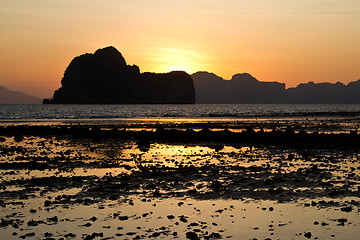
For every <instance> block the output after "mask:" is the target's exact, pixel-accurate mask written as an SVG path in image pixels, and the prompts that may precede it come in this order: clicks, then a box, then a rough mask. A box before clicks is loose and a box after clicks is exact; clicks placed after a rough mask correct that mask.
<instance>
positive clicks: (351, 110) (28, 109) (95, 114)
mask: <svg viewBox="0 0 360 240" xmlns="http://www.w3.org/2000/svg"><path fill="white" fill-rule="evenodd" d="M307 116H315V117H316V116H330V117H334V116H360V104H354V105H353V104H340V105H337V104H304V105H303V104H194V105H0V121H2V122H4V121H31V120H40V121H41V120H44V121H47V120H60V119H146V118H155V119H156V118H189V119H240V118H274V117H307Z"/></svg>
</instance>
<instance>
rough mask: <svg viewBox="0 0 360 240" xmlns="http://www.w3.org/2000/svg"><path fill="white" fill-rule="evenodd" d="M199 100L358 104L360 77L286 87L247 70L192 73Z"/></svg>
mask: <svg viewBox="0 0 360 240" xmlns="http://www.w3.org/2000/svg"><path fill="white" fill-rule="evenodd" d="M191 77H192V79H193V81H194V86H195V92H196V103H203V104H206V103H222V104H231V103H232V104H235V103H238V104H246V103H259V104H261V103H263V104H359V103H360V80H358V81H355V82H350V83H349V84H347V85H344V84H343V83H340V82H337V83H335V84H332V83H314V82H309V83H301V84H299V85H298V86H297V87H295V88H288V89H286V88H285V84H284V83H279V82H261V81H258V80H257V79H256V78H254V77H253V76H251V75H250V74H248V73H242V74H236V75H234V76H233V77H232V79H231V80H224V79H223V78H221V77H219V76H216V75H215V74H213V73H208V72H197V73H194V74H192V75H191Z"/></svg>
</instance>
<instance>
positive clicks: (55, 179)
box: [0, 123, 360, 239]
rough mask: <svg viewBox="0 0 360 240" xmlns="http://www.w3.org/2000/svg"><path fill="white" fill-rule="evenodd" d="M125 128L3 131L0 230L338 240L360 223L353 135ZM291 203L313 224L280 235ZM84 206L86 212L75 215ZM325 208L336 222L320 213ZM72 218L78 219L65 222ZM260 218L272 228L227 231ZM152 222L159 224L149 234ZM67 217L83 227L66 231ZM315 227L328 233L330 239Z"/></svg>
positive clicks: (38, 234)
mask: <svg viewBox="0 0 360 240" xmlns="http://www.w3.org/2000/svg"><path fill="white" fill-rule="evenodd" d="M216 124H219V123H216ZM257 124H259V123H257ZM131 126H133V127H134V125H127V126H122V125H118V126H116V127H114V126H113V125H111V126H109V125H108V126H105V125H86V124H84V125H77V126H75V125H72V126H70V125H59V126H58V125H54V126H49V125H41V126H30V125H17V126H16V125H8V126H1V128H0V139H1V142H0V176H1V182H0V189H1V190H0V205H1V209H2V210H1V211H2V212H3V213H4V215H3V216H4V217H1V221H0V231H4V232H5V233H7V234H12V236H13V237H14V238H18V237H20V238H22V239H25V238H26V239H28V238H29V239H74V238H76V239H77V238H80V237H81V238H82V239H113V238H119V237H120V238H123V239H145V238H164V239H168V238H175V239H176V238H180V239H216V238H228V237H240V236H253V237H251V239H252V238H254V239H255V238H256V239H261V236H267V237H266V238H267V239H273V238H274V239H277V238H280V239H284V238H294V237H295V236H303V237H305V238H311V237H312V236H313V237H314V236H315V237H316V236H320V238H321V236H322V237H324V236H327V237H331V236H332V235H334V236H341V235H342V234H345V232H343V230H342V228H341V227H343V228H344V229H356V226H357V224H360V223H359V222H358V219H359V218H358V215H359V206H360V200H359V199H360V179H359V175H360V164H359V159H360V153H359V147H358V144H359V135H358V134H357V133H356V132H355V131H353V132H348V133H342V134H330V133H306V132H305V131H306V130H304V131H301V130H300V131H299V129H295V128H291V129H290V128H289V126H286V124H284V126H282V127H281V128H278V129H275V130H270V129H265V130H264V129H263V130H261V129H258V126H259V125H254V124H249V123H246V124H245V123H244V124H243V125H241V124H240V125H239V124H237V127H238V129H235V130H236V131H230V130H229V129H227V128H223V129H219V128H216V130H215V129H213V128H212V127H215V126H217V127H219V125H215V123H208V124H204V123H202V124H200V123H197V124H195V125H191V124H186V125H181V124H180V125H179V124H175V125H174V124H169V123H167V124H165V125H164V124H159V123H156V124H155V125H154V124H149V125H146V126H144V125H139V126H138V127H139V128H135V129H134V128H130V127H131ZM185 126H186V127H185ZM199 126H202V128H199ZM291 126H292V127H293V125H291ZM122 127H124V128H122ZM140 127H141V128H140ZM195 127H196V128H195ZM245 127H247V129H244V128H245ZM250 127H251V128H250ZM278 127H280V125H278ZM131 129H132V130H131ZM241 129H243V130H241ZM307 130H308V129H307ZM209 201H210V202H209ZM259 202H260V203H259ZM261 202H264V203H266V204H265V205H262V204H261ZM210 203H212V204H210ZM204 204H205V205H206V206H207V207H206V208H203V209H202V207H201V206H202V205H204ZM222 204H223V205H222ZM224 204H225V205H224ZM215 205H216V206H218V205H219V206H220V205H221V206H224V207H222V208H219V207H216V208H215V207H213V208H212V206H215ZM161 206H167V207H168V209H167V210H166V209H164V207H161ZM240 206H243V207H240ZM256 206H257V207H256ZM289 206H292V208H293V209H294V211H299V212H298V214H301V212H303V211H308V212H313V213H312V214H315V216H317V217H316V219H315V220H314V221H312V220H311V219H312V218H311V217H310V216H309V221H310V222H309V224H310V226H312V227H310V226H308V225H307V224H306V223H303V225H299V226H298V230H295V231H296V233H294V232H293V231H286V230H285V231H283V230H282V229H286V227H287V226H288V225H291V223H292V222H294V221H295V222H296V221H297V218H296V217H295V216H291V215H290V216H288V219H289V220H287V222H285V223H284V222H282V221H280V220H276V219H278V218H281V216H282V215H283V214H287V212H286V211H285V210H282V211H280V212H279V209H282V208H284V209H286V208H287V207H289ZM89 207H90V208H91V209H93V210H91V211H90V210H89V211H90V212H91V213H89V214H93V215H92V216H91V215H89V216H88V215H87V214H86V212H81V211H80V210H77V209H83V208H89ZM137 208H139V209H138V210H137ZM239 208H240V209H239ZM244 208H248V209H252V210H251V211H250V210H249V211H250V212H248V213H246V212H244V210H243V209H244ZM140 209H142V210H140ZM184 209H187V210H189V211H188V212H185V213H184V211H185V210H184ZM200 209H202V211H200ZM210 209H212V210H211V211H210ZM257 209H258V210H257ZM323 209H326V211H327V212H331V213H332V212H333V215H330V216H329V217H324V215H319V216H318V215H316V214H317V213H318V214H324V212H323V211H324V210H323ZM190 210H191V211H190ZM74 211H75V212H76V211H77V215H78V217H69V216H70V215H69V214H70V213H72V214H73V212H74ZM163 211H165V212H163ZM177 211H180V212H182V213H181V214H180V212H177ZM209 211H210V212H211V213H210V215H209V213H208V212H209ZM256 211H261V212H262V215H266V216H272V221H271V222H268V223H267V225H266V226H273V227H266V228H265V227H264V226H263V227H261V226H262V225H260V229H262V228H265V230H264V231H259V227H258V226H257V225H255V224H256V223H252V222H249V224H253V225H250V226H251V229H249V230H247V231H245V232H244V233H242V234H245V235H242V234H240V233H236V231H235V229H236V228H228V227H227V228H226V227H224V226H225V225H226V224H225V223H227V222H229V223H231V222H234V221H240V219H242V218H243V217H246V218H251V217H252V214H255V213H256ZM283 211H285V212H283ZM175 212H176V213H175ZM192 212H193V213H192ZM5 213H6V214H5ZM64 213H67V214H65V215H63V214H64ZM195 213H196V214H195ZM336 213H337V214H336ZM68 215H69V216H68ZM65 216H68V217H65ZM71 216H72V215H71ZM217 218H218V219H217ZM97 219H98V220H97ZM211 219H213V220H211ZM216 219H217V220H216ZM147 220H149V221H150V222H156V221H160V222H159V224H163V225H162V226H158V228H151V227H150V226H151V223H149V222H147ZM142 221H146V222H142ZM209 221H212V222H213V223H212V224H211V222H209ZM257 221H261V217H260V218H258V220H257ZM276 221H278V222H276ZM71 222H73V223H75V224H76V225H77V226H78V227H77V228H75V229H74V230H71V229H68V228H67V224H68V223H71ZM140 222H141V223H140ZM275 222H276V227H275V226H274V224H275ZM99 224H100V225H99ZM264 224H265V223H264ZM329 225H330V226H331V228H330V227H328V226H329ZM52 226H54V227H56V226H57V228H53V227H52ZM95 226H98V227H95ZM135 226H138V227H137V228H135ZM314 226H320V227H323V228H325V227H327V231H326V233H327V234H328V235H321V234H324V233H323V232H321V231H319V230H316V229H314ZM267 228H269V230H268V229H267ZM43 229H47V230H46V231H44V230H43ZM55 229H57V230H55ZM296 229H297V228H296ZM319 229H320V228H319ZM69 231H70V232H69ZM258 231H259V233H261V234H262V235H261V234H260V235H259V234H258ZM351 231H355V232H356V230H351ZM351 231H349V233H350V232H351ZM239 234H240V235H239ZM277 234H280V235H277ZM281 234H283V235H281ZM289 234H290V235H289ZM292 234H293V235H292ZM339 234H340V235H339ZM352 234H353V233H352ZM276 236H277V237H276ZM281 236H282V237H281ZM344 236H345V235H344ZM351 236H352V235H351ZM248 238H249V237H248Z"/></svg>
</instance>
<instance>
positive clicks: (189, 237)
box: [186, 232, 199, 240]
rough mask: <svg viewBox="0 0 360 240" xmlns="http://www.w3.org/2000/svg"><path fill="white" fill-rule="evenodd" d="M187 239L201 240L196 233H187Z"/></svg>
mask: <svg viewBox="0 0 360 240" xmlns="http://www.w3.org/2000/svg"><path fill="white" fill-rule="evenodd" d="M186 238H187V239H191V240H197V239H199V237H198V235H197V234H196V233H195V232H187V233H186Z"/></svg>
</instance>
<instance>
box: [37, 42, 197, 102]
mask: <svg viewBox="0 0 360 240" xmlns="http://www.w3.org/2000/svg"><path fill="white" fill-rule="evenodd" d="M61 85H62V86H61V87H60V88H59V89H58V90H56V91H55V92H54V95H53V99H46V100H44V101H43V103H44V104H51V103H55V104H59V103H60V104H131V103H137V104H148V103H195V89H194V84H193V80H192V78H191V76H190V75H189V74H187V73H185V72H182V71H174V72H170V73H163V74H156V73H142V74H140V69H139V67H138V66H136V65H133V66H130V65H127V64H126V61H125V59H124V58H123V56H122V55H121V53H120V52H119V51H118V50H117V49H116V48H114V47H106V48H103V49H99V50H97V51H96V52H95V53H94V54H89V53H87V54H83V55H81V56H78V57H75V58H74V59H73V60H72V61H71V63H70V64H69V66H68V67H67V69H66V70H65V73H64V76H63V78H62V80H61Z"/></svg>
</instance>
